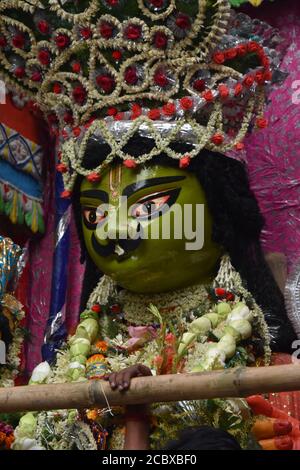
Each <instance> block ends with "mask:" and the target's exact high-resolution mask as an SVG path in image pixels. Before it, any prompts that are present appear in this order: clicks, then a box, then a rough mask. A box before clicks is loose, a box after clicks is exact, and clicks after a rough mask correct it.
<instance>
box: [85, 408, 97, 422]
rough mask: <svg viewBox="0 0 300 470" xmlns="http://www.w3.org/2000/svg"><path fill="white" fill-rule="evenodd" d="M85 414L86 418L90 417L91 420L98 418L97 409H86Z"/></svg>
mask: <svg viewBox="0 0 300 470" xmlns="http://www.w3.org/2000/svg"><path fill="white" fill-rule="evenodd" d="M86 415H87V418H88V419H90V420H91V421H96V419H97V418H98V412H97V410H88V411H87V413H86Z"/></svg>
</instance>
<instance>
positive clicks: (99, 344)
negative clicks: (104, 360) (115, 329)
mask: <svg viewBox="0 0 300 470" xmlns="http://www.w3.org/2000/svg"><path fill="white" fill-rule="evenodd" d="M95 346H96V348H97V349H100V350H101V351H103V352H106V351H107V348H108V346H107V342H106V341H98V342H97V343H96V344H95Z"/></svg>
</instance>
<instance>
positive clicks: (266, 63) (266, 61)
mask: <svg viewBox="0 0 300 470" xmlns="http://www.w3.org/2000/svg"><path fill="white" fill-rule="evenodd" d="M261 63H262V65H263V66H264V67H265V68H266V69H267V68H269V67H270V59H269V58H268V57H267V56H265V57H263V59H262V61H261Z"/></svg>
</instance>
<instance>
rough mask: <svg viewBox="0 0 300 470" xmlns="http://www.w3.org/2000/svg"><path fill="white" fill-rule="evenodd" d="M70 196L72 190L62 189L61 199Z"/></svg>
mask: <svg viewBox="0 0 300 470" xmlns="http://www.w3.org/2000/svg"><path fill="white" fill-rule="evenodd" d="M71 196H72V192H71V191H67V190H65V191H63V192H62V193H61V195H60V197H61V198H62V199H69V198H70V197H71Z"/></svg>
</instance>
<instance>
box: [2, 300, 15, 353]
mask: <svg viewBox="0 0 300 470" xmlns="http://www.w3.org/2000/svg"><path fill="white" fill-rule="evenodd" d="M0 333H1V338H0V339H2V341H4V344H5V346H6V348H8V346H9V345H10V344H11V342H12V340H13V335H12V333H11V331H10V326H9V320H8V318H6V316H5V315H4V314H3V312H2V307H1V306H0Z"/></svg>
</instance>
